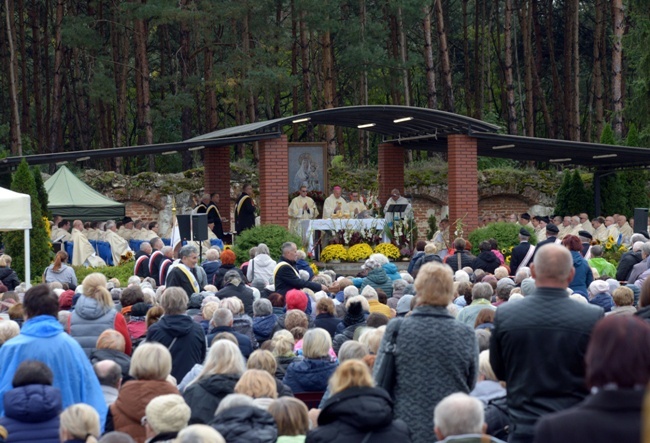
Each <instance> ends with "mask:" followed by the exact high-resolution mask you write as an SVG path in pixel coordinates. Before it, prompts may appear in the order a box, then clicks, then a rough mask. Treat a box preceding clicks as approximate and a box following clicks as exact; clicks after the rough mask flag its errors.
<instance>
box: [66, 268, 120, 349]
mask: <svg viewBox="0 0 650 443" xmlns="http://www.w3.org/2000/svg"><path fill="white" fill-rule="evenodd" d="M82 287H83V294H82V295H81V297H79V300H77V304H76V305H75V309H74V311H73V312H72V315H71V316H70V319H69V320H68V327H67V328H66V330H67V332H68V333H69V334H70V336H71V337H72V338H74V339H75V340H77V342H79V344H80V345H81V347H82V348H83V350H84V351H85V352H86V355H90V354H91V353H92V352H93V351H94V350H95V349H96V343H97V339H98V338H99V335H100V334H101V333H102V332H104V331H105V330H107V329H115V330H116V331H117V332H119V333H120V334H122V336H123V337H124V343H125V346H124V353H125V354H127V355H131V337H130V335H129V330H128V329H127V327H126V320H125V319H124V316H123V315H122V314H121V313H119V312H117V310H116V309H115V307H114V304H113V297H111V293H110V292H108V289H107V287H106V277H105V276H104V274H100V273H99V272H94V273H92V274H90V275H88V276H87V277H86V278H84V281H83V283H82Z"/></svg>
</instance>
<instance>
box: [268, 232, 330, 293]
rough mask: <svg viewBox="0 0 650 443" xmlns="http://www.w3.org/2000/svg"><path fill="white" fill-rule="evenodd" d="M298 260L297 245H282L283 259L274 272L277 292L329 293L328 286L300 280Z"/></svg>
mask: <svg viewBox="0 0 650 443" xmlns="http://www.w3.org/2000/svg"><path fill="white" fill-rule="evenodd" d="M297 258H298V248H297V247H296V244H295V243H291V242H286V243H284V244H283V245H282V257H280V260H279V261H278V264H277V265H276V266H275V270H274V271H273V278H274V281H275V292H278V293H280V294H282V295H287V291H288V290H289V289H302V288H309V289H311V290H312V291H314V292H318V291H327V286H324V285H321V284H318V283H314V282H311V281H305V280H303V279H302V278H300V275H299V274H298V271H297V270H296V259H297Z"/></svg>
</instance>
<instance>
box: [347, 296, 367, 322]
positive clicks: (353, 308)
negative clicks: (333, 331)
mask: <svg viewBox="0 0 650 443" xmlns="http://www.w3.org/2000/svg"><path fill="white" fill-rule="evenodd" d="M365 320H366V316H365V315H363V305H362V304H361V302H358V301H354V302H352V303H350V306H349V307H348V312H346V313H345V317H344V318H343V324H344V325H345V326H352V325H356V324H358V323H363V322H364V321H365Z"/></svg>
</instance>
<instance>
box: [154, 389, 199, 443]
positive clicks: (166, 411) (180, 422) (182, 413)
mask: <svg viewBox="0 0 650 443" xmlns="http://www.w3.org/2000/svg"><path fill="white" fill-rule="evenodd" d="M190 414H191V410H190V407H189V406H188V405H187V403H185V400H183V397H181V396H180V395H178V394H168V395H161V396H158V397H155V398H154V399H153V400H151V401H150V402H149V404H148V405H147V408H146V409H145V416H146V417H147V422H148V423H149V426H151V429H153V430H154V432H156V433H157V434H161V433H163V432H178V431H180V430H181V429H183V428H184V427H186V426H187V423H188V422H189V421H190Z"/></svg>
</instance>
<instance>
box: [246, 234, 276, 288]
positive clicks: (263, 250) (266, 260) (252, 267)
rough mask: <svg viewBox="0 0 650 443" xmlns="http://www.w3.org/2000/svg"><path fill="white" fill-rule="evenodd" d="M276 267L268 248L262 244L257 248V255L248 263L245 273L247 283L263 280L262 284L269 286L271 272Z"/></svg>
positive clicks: (271, 277)
mask: <svg viewBox="0 0 650 443" xmlns="http://www.w3.org/2000/svg"><path fill="white" fill-rule="evenodd" d="M275 265H277V263H276V261H275V260H273V259H272V258H271V254H270V252H269V247H268V246H266V245H265V244H264V243H260V244H259V245H258V246H257V253H256V254H255V258H253V259H252V260H251V261H250V262H249V263H248V270H247V271H246V278H248V281H253V279H256V278H259V279H262V280H264V283H265V284H267V285H269V284H271V283H272V282H271V280H273V270H274V269H275Z"/></svg>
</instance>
